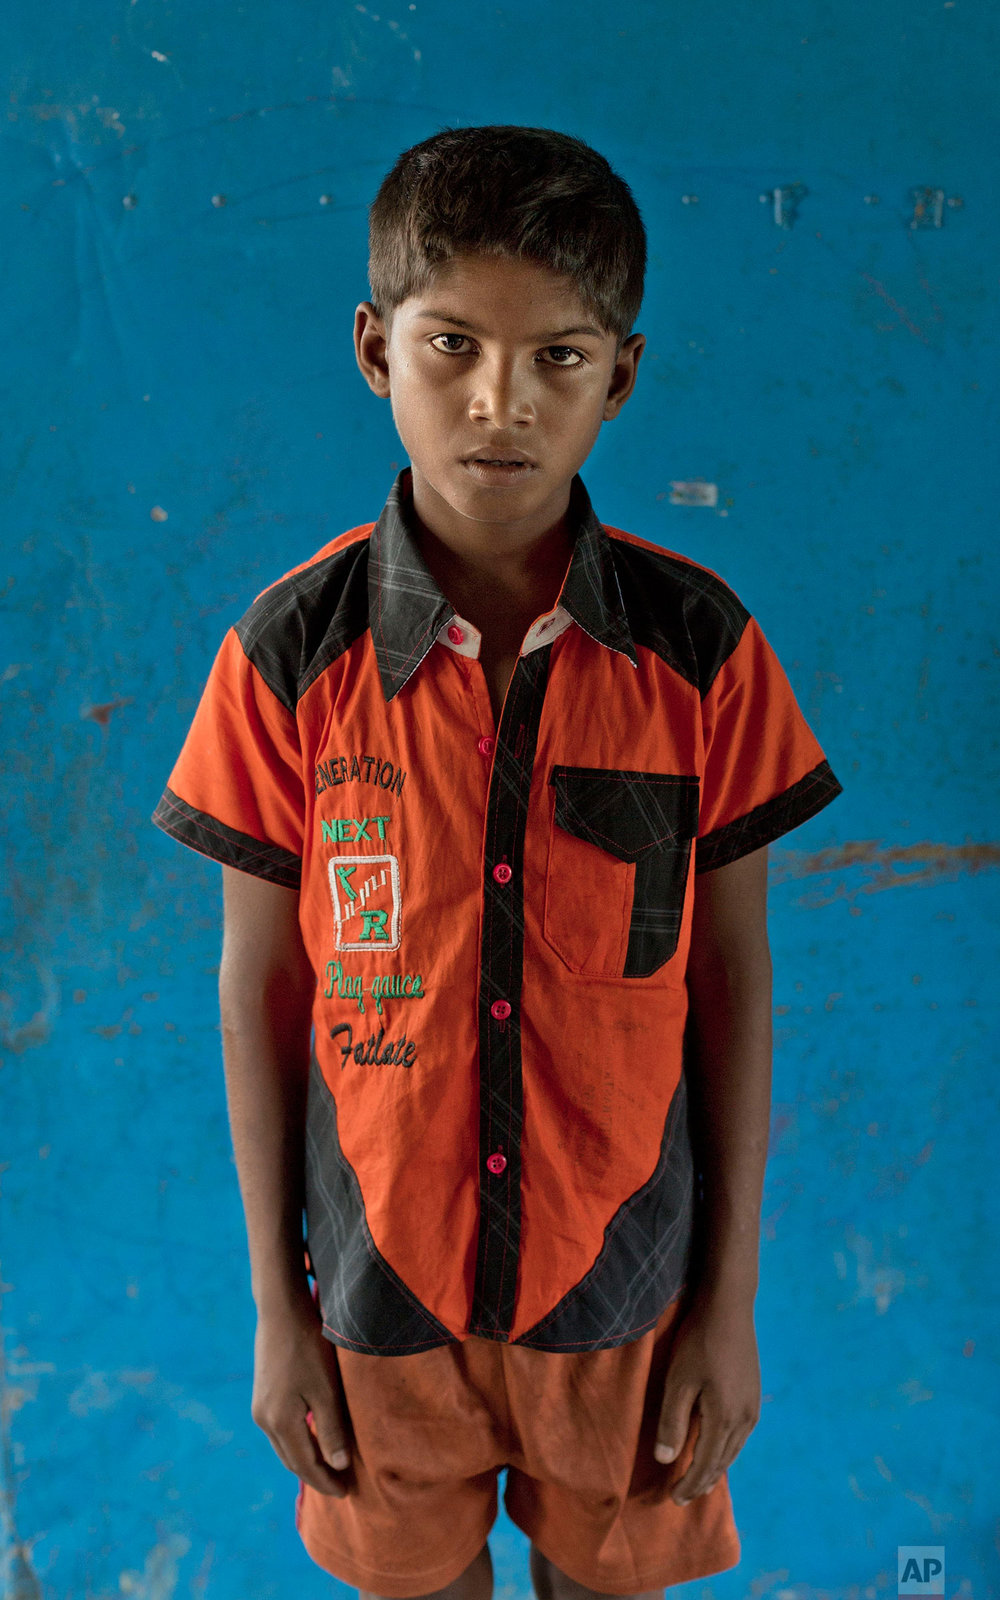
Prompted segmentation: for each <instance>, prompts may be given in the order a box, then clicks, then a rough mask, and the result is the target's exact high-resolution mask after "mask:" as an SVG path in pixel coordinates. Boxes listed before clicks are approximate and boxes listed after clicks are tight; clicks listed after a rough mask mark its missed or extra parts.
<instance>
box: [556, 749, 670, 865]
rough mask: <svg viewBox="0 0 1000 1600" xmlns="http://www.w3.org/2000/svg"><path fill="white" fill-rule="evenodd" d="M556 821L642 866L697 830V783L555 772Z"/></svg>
mask: <svg viewBox="0 0 1000 1600" xmlns="http://www.w3.org/2000/svg"><path fill="white" fill-rule="evenodd" d="M549 781H550V783H552V784H553V786H554V788H555V791H556V822H557V823H558V824H559V826H560V828H564V829H565V831H566V832H567V833H571V834H573V836H574V837H575V838H577V839H585V840H586V841H587V842H588V843H589V844H594V845H597V847H598V849H600V850H607V851H608V852H609V854H610V855H613V856H617V857H618V860H619V861H639V860H640V859H641V858H642V857H643V856H645V855H646V854H647V852H655V851H658V850H669V849H670V848H671V847H672V846H674V845H677V844H680V843H681V842H682V841H684V840H689V839H693V838H694V836H695V834H696V833H697V831H698V779H697V777H687V776H684V775H678V774H676V773H668V772H622V771H620V770H618V769H615V768H606V767H553V769H552V777H551V778H550V780H549Z"/></svg>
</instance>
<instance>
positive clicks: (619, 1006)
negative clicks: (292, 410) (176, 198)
mask: <svg viewBox="0 0 1000 1600" xmlns="http://www.w3.org/2000/svg"><path fill="white" fill-rule="evenodd" d="M370 224H371V226H370V241H371V259H370V280H371V288H372V300H371V301H365V302H363V303H362V304H361V305H359V306H358V308H357V311H356V313H355V326H354V339H355V350H356V354H357V360H358V365H359V367H360V368H361V371H362V373H363V375H364V377H365V379H366V381H367V382H368V385H369V387H370V388H371V389H372V391H373V392H374V393H375V394H377V395H380V396H383V397H386V398H388V399H389V400H390V402H391V405H392V414H393V419H394V422H395V424H396V428H397V430H398V432H399V437H400V439H401V441H402V444H403V447H404V449H405V451H406V453H407V455H408V457H409V465H408V466H407V467H406V468H404V469H403V470H402V471H401V472H400V473H399V474H398V476H397V478H396V480H395V483H394V484H393V486H392V489H391V492H390V494H389V497H388V500H387V502H386V504H385V506H384V508H383V510H382V513H381V515H380V516H379V518H378V521H377V522H376V523H374V524H372V523H366V524H365V525H363V526H360V527H356V528H352V529H350V530H349V531H348V532H346V533H343V534H342V535H341V536H340V537H339V538H336V539H334V540H333V542H332V543H331V544H329V545H327V546H326V547H325V548H324V549H322V550H320V551H319V552H318V554H316V555H315V556H313V557H312V558H311V559H310V560H308V561H306V562H305V563H304V564H303V565H302V566H300V567H297V568H295V569H294V570H293V571H292V572H291V573H289V574H288V575H287V576H286V577H284V578H282V579H281V580H280V581H278V582H277V583H275V584H273V585H272V586H271V587H270V588H268V589H266V590H265V591H264V593H263V594H262V595H261V596H260V597H259V598H258V599H257V600H256V601H255V602H254V604H253V605H252V606H251V607H250V609H249V611H247V612H246V614H245V615H244V616H243V618H242V619H241V620H240V621H239V622H238V623H237V624H236V625H235V627H234V628H232V629H230V631H229V633H228V634H227V636H226V638H225V641H224V642H223V644H222V647H221V649H220V652H219V655H218V658H217V660H216V662H215V665H214V667H213V669H212V673H211V676H210V678H209V681H208V685H207V687H206V689H205V692H204V695H203V698H202V701H201V704H200V707H199V709H198V712H197V714H196V716H195V719H194V723H193V725H192V728H191V730H190V733H189V735H188V738H187V741H186V743H185V745H184V749H183V751H182V753H181V755H180V757H179V759H178V762H177V765H176V767H175V769H174V772H173V773H172V775H171V778H170V783H169V787H168V788H167V790H166V792H165V794H164V797H163V799H162V801H161V802H160V805H159V807H158V808H157V812H156V819H155V820H156V821H157V822H158V823H159V824H160V826H161V827H163V828H165V829H166V830H167V831H168V832H169V833H171V834H173V835H174V836H175V837H176V838H178V839H180V840H181V841H182V842H184V843H185V844H188V845H191V846H192V847H193V848H195V849H197V850H200V851H203V852H204V853H206V854H207V855H210V856H212V857H214V858H215V859H216V860H218V861H220V862H221V863H222V865H223V871H224V899H225V936H224V945H223V956H222V967H221V974H220V997H221V1012H222V1028H223V1044H224V1055H225V1068H226V1082H227V1091H228V1098H229V1108H230V1118H231V1124H232V1132H233V1141H234V1148H235V1154H236V1161H237V1167H238V1172H239V1179H240V1186H241V1192H242V1196H243V1202H244V1206H245V1210H246V1218H247V1229H248V1238H249V1249H250V1258H251V1272H252V1286H253V1293H254V1298H255V1301H256V1306H257V1311H258V1324H257V1337H256V1350H255V1378H254V1395H253V1407H252V1409H253V1416H254V1419H255V1420H256V1421H257V1423H258V1424H259V1425H260V1426H261V1427H262V1428H263V1429H264V1430H265V1431H266V1433H267V1434H268V1436H269V1438H270V1440H271V1442H272V1444H273V1446H274V1448H275V1450H276V1451H277V1453H278V1455H279V1456H280V1458H281V1460H282V1461H283V1462H284V1463H285V1465H286V1466H288V1467H289V1468H290V1469H291V1470H292V1471H293V1472H294V1473H296V1474H297V1475H298V1477H299V1479H300V1480H301V1487H300V1493H299V1499H298V1503H297V1524H298V1527H299V1530H300V1533H301V1536H302V1538H303V1541H304V1543H305V1545H306V1548H307V1549H308V1551H309V1553H310V1554H311V1556H312V1557H313V1559H314V1560H315V1561H316V1562H318V1563H319V1564H320V1565H321V1566H322V1567H324V1568H326V1569H327V1570H328V1571H330V1572H331V1573H334V1574H335V1575H336V1576H337V1577H339V1578H341V1579H342V1580H344V1581H346V1582H348V1583H351V1584H353V1585H356V1586H357V1587H358V1589H359V1590H360V1592H361V1595H362V1596H363V1597H364V1596H379V1595H384V1596H387V1597H406V1596H418V1595H436V1596H448V1597H454V1600H488V1597H489V1595H490V1593H491V1590H492V1569H491V1563H490V1554H489V1547H488V1545H487V1542H486V1539H487V1534H488V1532H489V1530H490V1528H491V1527H492V1525H493V1522H494V1520H495V1517H496V1513H497V1474H498V1472H499V1471H500V1470H502V1469H503V1468H505V1467H506V1468H507V1469H508V1475H507V1482H506V1489H505V1505H506V1507H507V1510H508V1512H509V1514H510V1516H511V1518H512V1519H513V1521H514V1522H515V1523H517V1524H518V1526H519V1527H521V1528H522V1529H523V1530H524V1531H525V1533H526V1534H527V1535H528V1536H529V1539H530V1540H531V1552H530V1565H531V1575H532V1580H533V1582H534V1586H535V1590H536V1593H537V1594H538V1596H539V1597H540V1600H570V1597H572V1600H586V1597H588V1596H590V1595H593V1594H617V1595H639V1594H642V1595H650V1596H651V1595H654V1594H657V1595H658V1594H660V1593H661V1592H662V1589H663V1587H664V1586H665V1585H667V1584H674V1583H681V1582H685V1581H687V1580H690V1579H693V1578H698V1577H703V1576H708V1575H709V1574H712V1573H715V1572H720V1571H723V1570H725V1569H727V1568H730V1567H732V1566H734V1565H735V1564H736V1563H737V1562H738V1561H739V1557H740V1543H739V1538H738V1535H737V1531H736V1527H735V1524H734V1521H733V1514H732V1506H731V1501H730V1496H729V1489H728V1483H727V1476H726V1472H727V1468H728V1467H729V1465H730V1463H731V1462H732V1461H733V1460H734V1459H735V1457H736V1455H737V1454H738V1452H739V1450H740V1449H741V1447H742V1445H743V1443H744V1442H745V1440H746V1438H747V1436H748V1435H749V1433H750V1432H751V1430H752V1429H753V1427H754V1426H755V1424H756V1422H757V1420H758V1416H759V1410H760V1373H759V1366H758V1356H757V1346H756V1340H755V1335H754V1323H753V1302H754V1296H755V1292H756V1287H757V1257H758V1243H759V1235H758V1226H759V1216H760V1205H761V1195H762V1186H763V1174H764V1162H765V1155H766V1149H767V1139H768V1120H769V1096H770V1010H771V996H770V957H769V953H768V945H767V936H766V929H765V880H766V857H767V845H768V843H769V842H770V840H772V839H774V838H776V837H778V836H779V835H780V834H782V833H784V832H785V831H786V830H788V829H789V828H792V827H794V826H796V825H797V824H798V823H800V822H802V821H804V820H805V819H806V818H807V817H810V816H812V815H813V814H814V813H815V812H817V811H818V810H819V809H820V808H821V807H822V806H824V805H825V804H826V803H827V802H828V801H830V800H832V799H833V798H834V796H835V795H836V794H837V793H838V792H839V788H840V786H839V784H838V783H837V780H836V778H835V777H834V776H833V774H832V772H831V771H830V768H829V766H828V765H827V763H826V761H825V760H824V757H823V752H822V751H821V749H820V747H819V745H818V744H817V742H816V740H815V739H814V737H813V735H812V733H811V732H810V730H809V728H808V727H807V725H806V723H805V721H804V720H803V717H802V715H801V713H800V711H799V709H798V707H797V705H796V703H795V700H794V698H793V696H792V692H791V689H790V687H789V685H788V682H787V679H786V678H785V676H784V674H783V672H782V669H781V668H780V666H779V665H778V663H777V661H776V658H775V657H774V655H773V653H772V652H771V650H770V648H769V646H768V644H767V643H766V641H765V639H764V637H763V635H762V633H761V631H760V629H759V627H758V626H757V624H756V622H755V621H754V620H753V618H751V617H750V616H748V614H747V612H746V611H745V609H744V608H743V606H742V605H741V604H740V601H739V600H738V599H737V598H736V596H735V595H734V594H733V593H732V591H731V590H730V589H729V588H727V586H726V585H725V584H724V583H723V582H722V581H721V580H720V579H719V578H717V577H716V576H715V575H714V574H713V573H711V572H709V571H707V570H706V569H705V568H703V567H701V566H698V565H696V564H695V563H693V562H691V561H689V560H687V559H686V558H685V557H682V556H678V555H672V554H670V553H669V552H667V551H665V550H663V549H662V548H661V547H660V546H658V545H656V544H655V543H652V542H648V541H646V540H644V539H641V538H638V537H636V536H633V535H632V534H630V533H626V532H623V531H621V530H619V529H616V528H612V527H608V526H605V525H602V524H601V522H599V521H598V519H597V516H596V514H595V512H594V510H593V509H592V507H591V503H590V499H589V496H588V494H587V491H586V489H585V488H584V485H583V482H582V480H581V478H580V476H579V470H580V468H581V467H582V465H583V463H584V461H585V460H586V459H587V456H588V455H589V453H590V450H591V448H592V447H593V444H594V442H595V440H596V438H597V435H598V433H599V431H600V428H601V424H602V423H603V422H610V421H611V420H612V419H614V418H615V417H617V416H618V413H619V412H620V411H621V408H622V406H623V405H624V404H625V401H626V400H627V399H628V397H629V395H630V394H631V393H632V389H633V386H634V384H635V380H636V373H637V369H638V365H639V358H640V355H641V353H642V350H643V348H644V345H645V339H644V337H643V335H642V334H640V333H633V332H632V331H631V329H632V326H633V323H634V321H635V318H636V316H637V315H638V311H639V307H640V304H641V301H642V292H643V276H644V269H645V259H646V245H645V232H644V229H643V225H642V221H641V218H640V215H639V212H638V209H637V207H636V205H635V202H634V200H633V198H632V195H631V192H630V190H629V189H628V186H627V185H626V184H625V183H624V182H623V181H622V180H621V178H619V177H618V176H617V175H616V174H615V173H614V172H613V171H612V169H611V167H610V166H609V165H608V163H607V162H606V161H605V160H604V159H603V157H601V156H600V155H598V154H597V153H596V152H595V151H593V150H591V149H590V148H589V147H588V146H587V145H585V144H583V143H581V142H580V141H579V140H576V139H573V138H570V137H568V136H567V135H564V134H560V133H554V132H552V131H550V130H548V129H543V128H522V127H486V128H458V129H453V130H449V131H445V132H442V133H439V134H436V135H435V136H434V137H432V138H430V139H427V140H425V141H424V142H423V143H422V144H419V145H417V146H415V147H414V148H413V149H411V150H407V151H405V152H404V153H403V155H401V156H400V157H399V159H398V161H397V162H396V164H395V166H394V167H393V169H392V171H391V172H390V173H389V174H388V175H387V177H386V178H385V180H384V182H383V183H382V185H381V188H380V189H379V192H378V195H377V197H376V199H375V202H374V204H373V206H372V209H371V216H370ZM313 1035H314V1037H313ZM303 1210H304V1211H305V1216H306V1234H307V1237H306V1243H307V1255H306V1256H305V1257H304V1254H303V1231H302V1221H303ZM307 1269H308V1275H307ZM310 1278H311V1279H312V1280H313V1282H314V1289H313V1290H312V1291H310V1287H309V1279H310Z"/></svg>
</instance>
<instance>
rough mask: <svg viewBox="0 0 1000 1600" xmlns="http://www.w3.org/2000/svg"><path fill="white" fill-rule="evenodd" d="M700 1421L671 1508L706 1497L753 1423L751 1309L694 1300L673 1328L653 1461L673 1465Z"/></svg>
mask: <svg viewBox="0 0 1000 1600" xmlns="http://www.w3.org/2000/svg"><path fill="white" fill-rule="evenodd" d="M695 1412H696V1413H697V1415H698V1417H699V1419H700V1425H699V1431H698V1438H697V1441H696V1443H695V1447H694V1455H693V1457H692V1460H691V1464H690V1466H689V1467H688V1469H687V1471H686V1472H685V1473H684V1475H683V1477H681V1478H679V1479H678V1481H677V1482H676V1483H675V1484H674V1486H673V1489H672V1498H673V1499H674V1501H675V1502H676V1503H677V1505H686V1504H687V1503H688V1501H689V1500H691V1499H693V1498H694V1497H695V1496H696V1495H701V1494H707V1493H708V1491H709V1490H710V1489H712V1488H714V1486H715V1484H716V1483H717V1481H718V1479H719V1477H720V1476H721V1474H722V1473H723V1472H724V1471H725V1470H726V1468H727V1467H728V1466H730V1464H731V1463H732V1462H733V1461H735V1459H736V1457H737V1456H738V1454H739V1452H740V1451H741V1450H742V1448H743V1445H744V1444H745V1442H746V1440H747V1438H748V1436H749V1435H750V1433H751V1432H752V1431H753V1429H754V1428H755V1427H756V1426H757V1422H758V1419H759V1417H760V1361H759V1358H758V1355H757V1336H756V1333H755V1331H754V1325H753V1303H752V1301H751V1302H750V1303H749V1304H748V1303H747V1302H746V1301H745V1300H743V1299H741V1300H739V1301H737V1302H736V1303H734V1302H733V1301H732V1300H722V1299H721V1298H718V1297H716V1298H713V1297H712V1296H711V1295H705V1296H704V1297H702V1298H700V1299H699V1298H698V1297H696V1298H695V1300H694V1302H693V1303H692V1305H691V1307H690V1309H689V1310H688V1312H687V1313H686V1314H685V1316H684V1317H683V1320H682V1321H681V1322H679V1323H678V1325H677V1327H676V1329H675V1332H674V1336H673V1342H672V1345H671V1351H670V1365H669V1367H668V1368H667V1376H666V1381H665V1383H664V1387H663V1404H662V1407H661V1409H660V1420H659V1425H658V1427H657V1432H656V1445H655V1449H654V1452H653V1453H654V1455H655V1457H656V1459H657V1461H673V1460H675V1459H676V1458H677V1456H678V1455H679V1454H680V1452H681V1450H682V1449H683V1447H684V1442H685V1440H686V1439H687V1436H688V1433H689V1430H690V1426H691V1420H692V1413H695Z"/></svg>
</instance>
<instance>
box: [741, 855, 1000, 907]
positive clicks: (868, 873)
mask: <svg viewBox="0 0 1000 1600" xmlns="http://www.w3.org/2000/svg"><path fill="white" fill-rule="evenodd" d="M998 866H1000V844H932V843H930V841H923V842H922V843H920V844H906V845H883V844H882V843H881V842H880V841H879V840H878V839H859V840H849V841H848V842H847V843H845V844H841V845H833V846H831V848H830V849H828V850H816V851H814V852H812V853H811V854H807V853H805V852H804V851H799V850H781V851H775V852H773V855H772V859H771V864H770V880H771V882H772V883H784V882H786V881H787V880H788V879H792V878H815V877H819V878H824V879H826V882H825V883H823V884H821V885H819V886H817V888H816V889H815V890H814V891H812V892H811V893H810V894H808V895H807V896H804V897H803V900H802V901H801V904H803V905H810V906H823V905H830V904H831V903H832V902H833V901H834V900H853V899H854V897H855V896H856V895H859V894H877V893H878V892H879V891H880V890H882V889H907V888H912V887H914V886H916V885H921V884H927V883H938V882H940V881H942V880H950V879H954V878H957V877H959V876H960V875H961V874H962V873H965V872H969V873H977V872H984V871H987V870H989V869H990V868H992V867H998Z"/></svg>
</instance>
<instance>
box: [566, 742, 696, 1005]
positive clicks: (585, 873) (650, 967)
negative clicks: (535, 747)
mask: <svg viewBox="0 0 1000 1600" xmlns="http://www.w3.org/2000/svg"><path fill="white" fill-rule="evenodd" d="M549 782H550V786H551V824H550V838H549V863H548V876H547V879H546V885H545V914H544V933H545V939H546V941H547V943H549V944H550V945H551V946H552V948H553V949H554V950H555V951H556V952H557V953H558V954H559V955H560V956H561V957H562V960H563V961H564V962H565V963H566V965H567V967H569V968H570V970H571V971H572V972H579V973H582V974H586V975H590V976H594V977H604V978H648V977H651V976H652V975H653V974H654V973H656V972H659V971H660V969H661V968H662V967H664V966H665V965H666V963H667V962H669V961H670V959H671V957H672V956H673V955H674V954H675V953H676V950H677V941H678V936H679V934H680V928H681V918H682V916H683V912H684V895H685V891H686V888H687V880H688V870H689V866H690V861H691V844H692V840H693V839H694V837H695V835H696V833H697V831H698V779H697V778H696V777H686V776H682V775H681V776H679V775H675V774H673V773H662V772H622V771H618V770H615V769H608V768H603V767H554V768H553V770H552V776H551V778H550V780H549ZM662 981H664V982H668V983H669V982H676V984H677V986H678V987H679V986H680V985H681V984H682V983H683V981H684V975H683V973H678V974H676V976H675V977H671V976H669V975H667V974H665V975H664V978H663V980H662Z"/></svg>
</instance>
